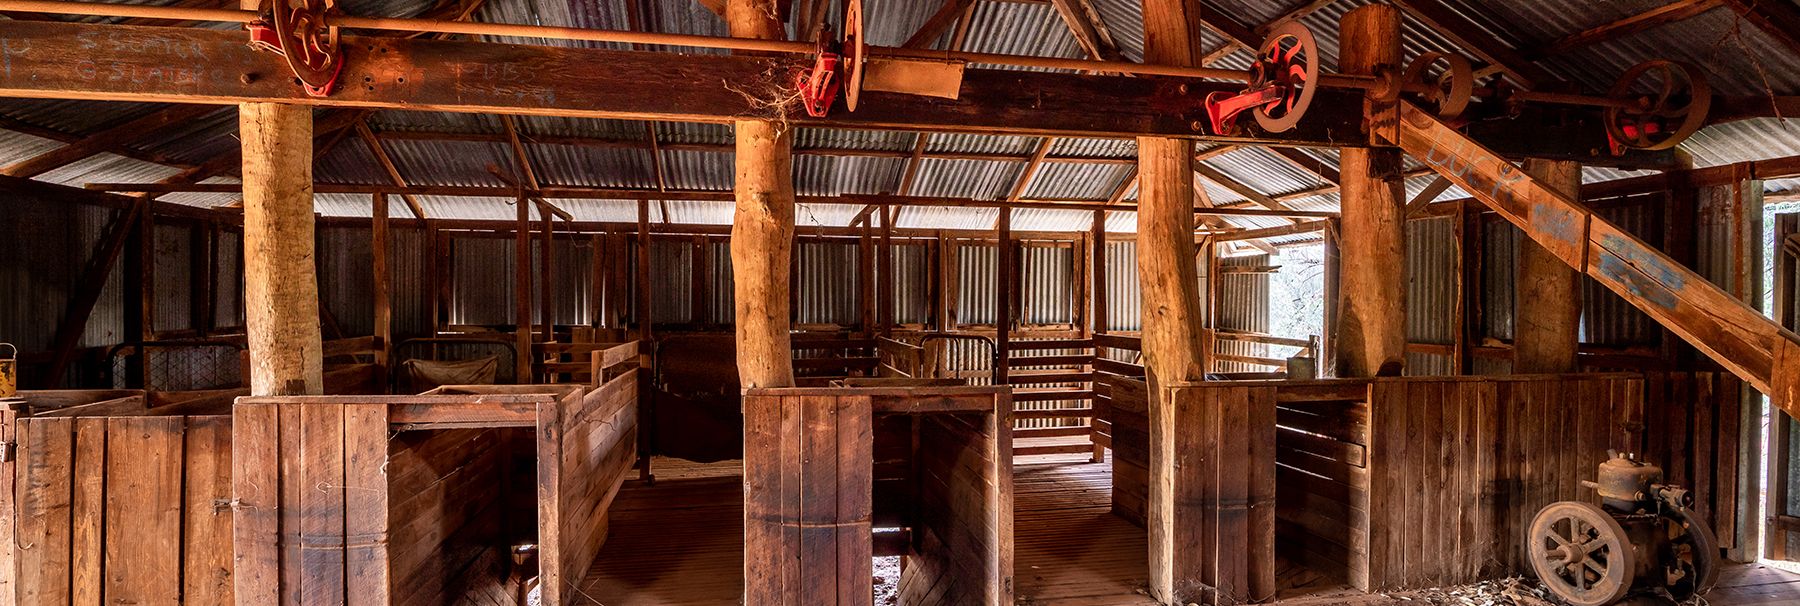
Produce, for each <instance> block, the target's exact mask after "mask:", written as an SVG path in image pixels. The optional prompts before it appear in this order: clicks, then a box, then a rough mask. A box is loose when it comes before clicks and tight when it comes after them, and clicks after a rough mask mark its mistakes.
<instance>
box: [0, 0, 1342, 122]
mask: <svg viewBox="0 0 1800 606" xmlns="http://www.w3.org/2000/svg"><path fill="white" fill-rule="evenodd" d="M84 6H93V5H84ZM110 6H115V7H116V6H122V5H110ZM38 8H40V9H43V8H48V9H51V10H54V11H55V12H65V9H64V8H63V3H48V4H45V5H39V6H38ZM103 8H104V7H103ZM140 8H142V7H140ZM0 38H5V39H6V40H7V41H8V48H9V49H10V51H11V52H9V53H8V58H9V60H10V62H9V64H8V65H9V67H10V69H8V70H0V94H4V95H7V96H16V97H31V98H53V99H82V100H105V101H139V102H164V103H204V104H235V103H243V102H272V103H293V104H303V105H313V106H336V107H355V108H362V109H405V110H414V111H450V112H465V113H502V114H513V115H542V116H562V117H591V118H613V119H627V120H634V119H635V120H673V121H692V122H711V123H723V122H728V121H731V120H735V119H741V118H743V117H746V116H757V115H759V114H770V117H771V118H782V119H787V120H790V121H792V122H794V123H795V124H796V125H800V126H831V127H841V128H860V129H891V130H913V131H944V132H968V133H983V134H1036V135H1057V136H1091V137H1130V136H1137V135H1159V136H1171V137H1184V138H1203V139H1207V140H1215V141H1221V142H1238V143H1246V144H1267V145H1300V146H1343V145H1345V144H1346V142H1350V143H1351V144H1358V143H1359V142H1366V141H1367V140H1368V139H1367V137H1366V135H1362V134H1361V133H1360V123H1361V113H1362V112H1361V111H1360V105H1361V103H1360V100H1361V98H1362V94H1361V93H1360V91H1359V92H1356V93H1354V94H1353V93H1349V92H1344V91H1338V90H1321V91H1319V93H1318V96H1317V97H1316V101H1317V102H1316V103H1315V104H1314V106H1313V109H1312V110H1311V111H1310V112H1309V113H1308V119H1307V120H1306V121H1304V122H1303V123H1302V124H1300V125H1299V126H1298V127H1296V128H1294V129H1292V130H1289V131H1286V132H1282V133H1268V132H1265V131H1261V130H1259V129H1257V128H1256V127H1255V126H1254V125H1247V126H1246V128H1245V129H1244V132H1243V133H1242V134H1241V135H1232V136H1222V135H1218V134H1216V133H1209V132H1207V125H1206V124H1204V121H1199V122H1197V121H1194V120H1191V119H1189V117H1188V112H1184V111H1170V108H1172V107H1175V108H1194V110H1195V111H1198V109H1199V108H1200V107H1201V106H1202V105H1203V104H1204V99H1205V98H1206V96H1207V95H1208V94H1210V93H1213V92H1229V93H1236V92H1239V91H1240V90H1241V89H1242V88H1243V84H1242V83H1241V82H1238V83H1231V82H1213V81H1204V80H1186V81H1172V79H1164V78H1134V77H1126V76H1096V75H1082V74H1070V73H1050V72H1020V71H1012V70H988V69H972V70H966V71H965V72H964V74H963V77H962V83H961V84H962V86H961V88H960V92H959V95H958V97H957V98H955V99H942V98H935V97H924V96H920V95H909V94H902V93H891V92H882V91H865V92H864V94H863V95H862V100H861V102H860V103H859V106H858V108H857V111H855V112H837V113H834V114H832V115H830V116H827V117H823V118H813V117H810V116H807V115H805V113H804V112H799V111H798V110H794V111H792V112H789V113H787V114H784V115H772V112H771V111H770V110H769V109H768V108H767V107H766V106H765V105H761V104H763V103H764V102H763V101H762V100H760V99H756V98H754V95H745V94H743V91H746V90H750V91H760V90H767V91H774V92H772V93H771V94H775V92H779V91H784V90H787V89H788V88H789V87H791V86H792V82H791V78H790V77H789V76H788V74H789V73H791V69H792V68H795V67H801V66H803V65H810V64H811V62H812V58H811V57H810V56H800V55H777V56H766V55H757V56H747V55H697V54H675V53H658V52H645V51H629V50H614V49H605V48H573V47H551V46H539V45H529V44H508V43H496V42H479V41H469V40H422V39H403V38H395V37H359V36H344V37H343V38H342V39H341V42H340V44H341V46H342V47H343V48H344V49H346V52H348V53H351V54H352V58H351V60H348V61H345V62H344V68H343V71H342V73H340V74H339V78H338V81H339V82H344V83H346V84H347V85H346V86H344V87H342V88H340V89H339V90H337V91H335V92H334V93H332V94H331V95H330V96H329V97H312V96H309V95H307V94H306V93H305V91H303V90H302V89H301V88H300V87H298V86H295V85H294V84H293V83H292V78H291V70H289V69H288V67H287V65H286V64H285V61H283V59H282V58H281V57H280V56H277V55H275V54H273V53H267V52H261V51H258V50H255V49H252V48H250V47H249V46H248V45H247V44H245V41H246V34H245V33H244V32H242V31H217V30H208V29H200V28H189V27H149V26H138V25H101V24H88V23H63V22H52V21H23V20H13V21H5V22H0ZM807 46H808V47H809V49H810V47H811V45H810V44H809V45H807ZM70 57H80V58H81V59H82V60H81V61H70V60H69V58H70ZM595 65H606V66H608V67H609V69H606V70H594V69H592V67H593V66H595ZM1101 71H1109V72H1115V73H1116V70H1112V69H1102V70H1101ZM646 85H648V86H652V87H655V88H656V89H657V90H659V91H662V94H658V95H643V94H642V91H643V90H644V89H645V86H646ZM1353 105H1354V106H1356V107H1352V106H1353Z"/></svg>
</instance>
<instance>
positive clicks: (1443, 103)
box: [1400, 53, 1475, 120]
mask: <svg viewBox="0 0 1800 606" xmlns="http://www.w3.org/2000/svg"><path fill="white" fill-rule="evenodd" d="M1438 63H1443V64H1444V70H1443V71H1442V72H1439V73H1438V74H1437V76H1435V77H1427V74H1426V72H1427V71H1428V70H1430V69H1431V67H1432V66H1433V65H1435V64H1438ZM1400 81H1401V82H1402V83H1404V84H1423V85H1425V86H1426V87H1427V88H1428V89H1430V90H1428V91H1426V92H1425V94H1423V95H1421V100H1422V101H1424V102H1426V103H1428V104H1430V105H1431V106H1432V108H1433V109H1434V110H1435V111H1436V113H1437V116H1438V118H1439V119H1442V120H1455V119H1457V118H1460V117H1462V114H1463V112H1464V111H1467V110H1468V109H1469V101H1471V100H1472V99H1473V98H1474V96H1475V70H1474V68H1472V67H1471V66H1470V65H1469V60H1468V59H1467V58H1465V57H1463V56H1462V55H1454V54H1446V53H1421V54H1420V55H1419V56H1418V58H1415V59H1413V61H1412V63H1409V64H1407V66H1406V75H1405V76H1403V77H1402V78H1401V79H1400Z"/></svg>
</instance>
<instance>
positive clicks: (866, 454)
mask: <svg viewBox="0 0 1800 606" xmlns="http://www.w3.org/2000/svg"><path fill="white" fill-rule="evenodd" d="M871 415H872V410H871V408H870V403H869V398H868V397H867V396H863V397H843V398H834V397H830V396H816V395H793V396H773V395H753V396H746V397H745V398H744V524H745V528H744V578H745V598H744V599H745V602H746V603H752V604H769V605H771V606H777V605H796V606H798V605H800V604H837V605H840V606H867V605H869V604H871V603H872V602H873V601H874V585H873V582H872V581H873V579H872V577H871V573H870V567H871V566H872V565H873V561H872V559H871V558H873V554H872V553H871V549H872V546H871V543H870V537H871V535H872V532H873V526H872V524H871V521H872V512H871V502H870V500H869V495H870V491H871V477H872V464H873V460H872V459H873V455H872V452H873V451H872V442H873V435H872V429H871V428H872V424H871ZM840 505H842V507H840Z"/></svg>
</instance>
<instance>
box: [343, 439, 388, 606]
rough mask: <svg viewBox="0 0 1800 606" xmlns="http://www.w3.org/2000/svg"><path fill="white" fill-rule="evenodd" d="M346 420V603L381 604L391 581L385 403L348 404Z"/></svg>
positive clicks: (386, 600) (386, 598)
mask: <svg viewBox="0 0 1800 606" xmlns="http://www.w3.org/2000/svg"><path fill="white" fill-rule="evenodd" d="M343 419H344V420H343V432H344V433H343V435H344V437H343V443H344V482H343V484H344V541H345V548H344V594H345V598H346V599H345V603H346V604H349V605H350V606H364V605H370V606H380V605H384V604H387V603H388V587H389V586H390V585H389V572H390V571H389V570H388V482H387V473H386V471H385V469H386V467H387V454H388V419H387V405H385V404H351V405H347V406H345V407H344V411H343Z"/></svg>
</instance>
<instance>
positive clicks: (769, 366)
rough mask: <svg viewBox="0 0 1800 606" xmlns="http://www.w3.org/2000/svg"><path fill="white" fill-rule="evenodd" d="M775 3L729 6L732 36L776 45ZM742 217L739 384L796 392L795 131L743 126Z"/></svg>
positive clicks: (736, 220) (738, 224) (744, 1)
mask: <svg viewBox="0 0 1800 606" xmlns="http://www.w3.org/2000/svg"><path fill="white" fill-rule="evenodd" d="M778 15H779V12H778V11H777V8H776V2H775V0H730V1H729V2H727V3H726V5H725V22H726V24H727V25H728V26H729V27H730V31H731V35H733V36H737V37H741V38H765V39H779V38H782V37H783V33H784V32H783V28H782V25H781V21H780V19H779V17H778ZM734 127H735V129H736V133H737V137H736V138H737V171H736V176H737V181H736V186H735V187H734V190H735V192H736V194H737V212H736V214H735V215H734V216H733V219H732V222H731V271H732V272H733V274H734V275H733V278H734V279H733V292H734V293H735V294H736V297H735V304H736V306H737V316H736V318H737V360H738V378H739V380H740V383H741V384H742V385H743V387H744V388H746V389H749V388H757V387H791V386H793V384H794V364H793V357H794V356H793V343H792V341H791V340H790V339H789V336H788V327H789V322H790V321H791V317H790V313H789V312H790V309H791V308H790V303H789V301H788V294H789V293H788V285H789V281H788V265H789V261H790V259H792V258H793V248H794V150H793V147H794V145H793V141H794V137H793V130H792V129H791V127H789V126H788V125H787V124H786V123H782V122H775V121H770V120H739V121H738V122H737V123H736V124H735V125H734Z"/></svg>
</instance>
